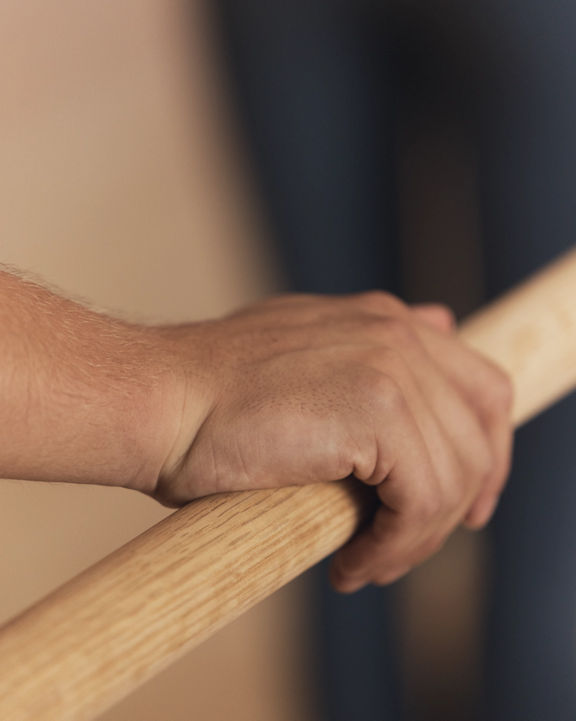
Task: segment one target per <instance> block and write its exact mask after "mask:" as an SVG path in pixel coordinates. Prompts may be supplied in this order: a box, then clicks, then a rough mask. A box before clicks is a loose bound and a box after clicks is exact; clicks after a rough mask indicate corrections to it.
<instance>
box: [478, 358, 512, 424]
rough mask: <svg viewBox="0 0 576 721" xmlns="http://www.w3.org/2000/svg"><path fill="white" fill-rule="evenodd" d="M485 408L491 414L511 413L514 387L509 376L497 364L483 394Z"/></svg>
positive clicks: (493, 367)
mask: <svg viewBox="0 0 576 721" xmlns="http://www.w3.org/2000/svg"><path fill="white" fill-rule="evenodd" d="M482 402H483V406H484V409H485V411H486V412H487V413H489V414H490V415H500V414H509V413H510V410H511V409H512V404H513V402H514V388H513V385H512V381H511V379H510V378H509V376H508V375H507V374H506V373H505V372H504V371H503V370H501V369H500V368H498V367H496V366H495V365H494V366H492V372H491V378H490V382H489V383H488V384H487V387H486V388H485V391H484V393H483V394H482Z"/></svg>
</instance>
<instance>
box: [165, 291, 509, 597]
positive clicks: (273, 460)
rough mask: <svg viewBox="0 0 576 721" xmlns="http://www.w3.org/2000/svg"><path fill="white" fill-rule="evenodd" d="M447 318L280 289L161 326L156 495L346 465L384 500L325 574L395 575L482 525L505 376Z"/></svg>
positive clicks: (322, 474) (489, 508)
mask: <svg viewBox="0 0 576 721" xmlns="http://www.w3.org/2000/svg"><path fill="white" fill-rule="evenodd" d="M453 325H454V324H453V321H452V317H451V314H450V312H449V311H447V310H446V309H444V308H443V307H440V306H430V307H423V308H415V309H410V308H408V307H407V306H406V305H404V304H403V303H402V302H401V301H399V300H398V299H396V298H394V297H393V296H391V295H388V294H386V293H379V292H373V293H365V294H361V295H356V296H347V297H320V296H284V297H278V298H275V299H272V300H269V301H266V302H264V303H261V304H258V305H256V306H254V307H251V308H248V309H246V310H243V311H241V312H239V313H235V314H234V315H231V316H229V317H227V318H225V319H223V320H217V321H211V322H206V323H200V324H193V325H188V326H179V327H172V328H164V329H161V330H160V331H158V332H160V333H161V335H162V337H163V340H164V342H166V341H168V343H169V345H170V347H171V348H172V352H173V355H174V359H175V363H174V368H175V376H174V377H175V379H176V383H177V385H178V388H179V390H178V392H177V393H176V394H175V396H174V397H175V398H176V397H177V398H184V404H183V406H182V413H181V421H180V423H179V426H178V432H177V434H176V436H175V438H174V441H173V444H172V446H171V449H170V451H169V452H168V453H167V456H166V461H165V463H164V465H163V472H162V474H161V476H160V479H159V481H158V483H157V485H156V488H155V490H154V495H155V497H156V498H158V499H159V500H161V501H162V502H163V503H166V504H168V505H180V504H183V503H186V502H187V501H190V500H192V499H194V498H197V497H199V496H203V495H207V494H212V493H217V492H222V491H232V490H243V489H253V488H271V487H277V486H284V485H294V484H307V483H320V482H326V481H334V480H337V479H342V478H345V477H347V476H349V475H351V474H353V475H354V476H355V477H356V478H357V479H359V480H360V481H362V482H364V483H366V484H369V485H371V486H373V487H374V489H375V493H376V494H377V496H378V498H379V500H380V502H381V505H380V506H379V508H378V510H377V512H376V514H375V516H374V519H373V522H372V524H371V525H370V527H369V528H368V529H366V530H364V531H362V532H361V533H360V534H358V535H357V536H356V537H355V538H354V539H352V541H351V542H350V543H349V544H347V545H346V546H345V547H344V548H342V549H341V550H340V551H339V552H338V553H337V554H336V556H335V558H334V562H333V566H332V582H333V584H334V586H335V587H336V588H337V589H338V590H341V591H354V590H356V589H358V588H360V587H362V586H363V585H365V584H367V583H370V582H371V583H375V584H386V583H390V582H392V581H394V580H396V579H397V578H399V577H400V576H402V575H404V574H405V573H406V572H407V571H408V570H410V569H411V568H412V567H413V566H415V565H417V564H418V563H421V562H422V561H424V560H425V559H426V558H427V557H428V556H430V555H431V554H432V553H434V552H435V551H437V550H438V549H439V548H440V547H441V545H442V544H443V542H444V541H445V539H446V538H447V536H448V535H449V534H450V532H451V531H452V530H453V529H454V528H455V527H456V526H457V525H458V524H460V523H461V522H464V523H465V524H466V525H468V526H469V527H472V528H478V527H481V526H482V525H484V524H485V523H486V522H487V521H488V520H489V518H490V516H491V514H492V512H493V510H494V508H495V505H496V503H497V500H498V496H499V494H500V492H501V490H502V487H503V484H504V481H505V478H506V475H507V472H508V468H509V463H510V450H511V438H512V432H511V422H510V408H511V386H510V383H509V381H508V379H507V378H506V376H505V375H504V374H503V373H502V372H501V371H500V370H498V369H497V368H496V367H494V366H493V365H492V364H491V363H490V362H488V361H487V360H485V359H483V358H481V357H480V356H479V355H478V354H476V353H475V352H474V351H472V350H470V349H468V348H466V347H465V346H464V345H463V344H462V343H461V342H460V341H458V339H457V338H456V337H455V334H454V329H453ZM182 388H183V390H182ZM198 398H201V399H202V402H201V403H200V404H198Z"/></svg>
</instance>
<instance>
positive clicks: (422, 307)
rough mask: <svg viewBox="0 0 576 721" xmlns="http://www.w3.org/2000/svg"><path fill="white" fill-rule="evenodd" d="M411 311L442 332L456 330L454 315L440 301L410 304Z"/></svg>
mask: <svg viewBox="0 0 576 721" xmlns="http://www.w3.org/2000/svg"><path fill="white" fill-rule="evenodd" d="M411 310H412V312H413V313H414V314H415V315H416V316H417V317H418V318H419V319H420V320H421V321H423V322H424V323H426V324H427V325H429V326H432V328H435V329H436V330H439V331H441V332H443V333H453V332H454V331H455V330H456V317H455V316H454V313H453V312H452V311H451V310H450V308H448V307H447V306H445V305H442V304H440V303H419V304H417V305H413V306H411Z"/></svg>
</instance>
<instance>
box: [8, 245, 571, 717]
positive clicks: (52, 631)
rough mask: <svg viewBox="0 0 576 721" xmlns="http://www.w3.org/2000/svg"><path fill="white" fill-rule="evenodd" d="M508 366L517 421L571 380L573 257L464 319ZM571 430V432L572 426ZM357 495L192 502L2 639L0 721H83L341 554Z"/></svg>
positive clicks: (269, 494) (470, 333)
mask: <svg viewBox="0 0 576 721" xmlns="http://www.w3.org/2000/svg"><path fill="white" fill-rule="evenodd" d="M461 333H462V337H463V338H464V339H465V340H466V341H467V342H468V343H470V344H471V345H473V346H475V347H476V348H478V349H479V350H480V351H482V352H484V353H485V354H486V355H487V356H489V357H491V358H492V359H493V360H494V361H496V362H497V363H499V364H500V365H501V366H503V367H504V368H505V369H507V370H508V371H509V372H510V374H511V375H512V377H513V379H514V383H515V388H516V404H515V409H514V420H515V423H516V424H519V423H521V422H523V421H525V420H527V419H528V418H530V417H532V416H533V415H534V414H535V413H537V412H538V411H540V410H541V409H543V408H544V407H546V406H548V405H550V404H551V403H552V402H553V401H554V400H556V399H557V398H559V397H561V396H563V395H565V394H566V393H568V392H569V391H570V390H571V389H572V388H574V387H575V386H576V251H573V252H571V253H569V254H568V255H566V256H565V257H564V258H562V259H561V260H559V261H557V262H556V263H555V264H553V265H552V266H550V267H549V268H547V269H546V270H544V271H543V272H541V273H540V274H538V275H537V276H535V277H534V278H532V279H531V280H530V281H528V282H527V283H525V284H524V285H522V286H521V287H519V288H518V289H516V290H514V291H513V292H511V293H510V294H508V295H507V296H505V297H504V298H503V299H501V300H500V301H498V302H497V303H495V304H493V305H492V306H490V307H488V308H486V309H485V310H483V311H482V312H480V313H478V314H477V315H476V316H474V317H472V318H471V319H470V320H469V321H468V322H466V323H465V324H464V326H463V328H462V330H461ZM575 431H576V429H575ZM361 495H362V489H360V488H358V487H357V486H355V485H353V484H351V483H346V482H343V483H334V484H326V485H319V486H308V487H303V488H285V489H280V490H274V491H258V492H247V493H231V494H226V495H220V496H214V497H210V498H205V499H201V500H199V501H196V502H194V503H191V504H190V505H189V506H187V507H185V508H183V509H181V510H179V511H177V512H175V513H174V514H172V515H171V516H169V517H168V518H166V519H165V520H164V521H162V522H161V523H159V524H158V525H156V526H154V527H152V528H150V529H149V530H148V531H146V532H145V533H143V534H142V535H141V536H139V537H137V538H135V539H134V540H133V541H131V542H130V543H128V544H126V545H125V546H123V547H122V548H120V549H119V550H117V551H115V552H114V553H112V554H111V555H110V556H108V557H107V558H105V559H104V560H102V561H101V562H100V563H97V564H96V565H95V566H93V567H92V568H90V569H88V570H87V571H85V572H84V573H82V574H80V575H79V576H77V577H76V578H75V579H73V580H72V581H70V582H69V583H67V584H65V585H64V586H62V587H61V588H60V589H58V590H57V591H55V592H54V593H52V594H51V595H50V596H48V597H47V598H45V599H43V600H42V601H40V602H39V603H37V604H36V605H35V606H33V607H32V608H30V609H29V610H27V611H26V612H24V613H23V614H21V615H20V616H18V617H17V618H15V619H14V620H13V621H11V622H9V623H8V624H6V625H5V626H4V627H3V628H2V629H1V631H0V719H2V721H72V720H74V721H80V720H82V719H91V718H94V717H95V716H97V715H98V713H100V712H102V711H104V710H105V709H106V708H108V707H109V706H111V705H112V704H113V703H115V702H116V701H118V700H119V699H121V698H122V697H123V696H125V695H127V694H128V693H130V691H132V690H133V689H135V688H136V687H137V686H138V685H139V684H141V683H143V682H144V681H146V680H147V679H148V678H150V677H151V676H152V675H153V674H155V673H157V672H158V671H160V670H161V669H163V668H164V667H166V666H167V665H168V664H170V663H171V662H173V661H174V660H175V659H177V658H178V657H179V656H181V655H182V654H183V653H185V652H186V651H188V650H189V649H191V648H192V647H193V646H195V645H197V644H198V643H200V642H201V641H202V640H203V639H205V638H206V637H207V636H209V635H210V634H212V633H214V631H216V630H217V629H219V628H220V627H221V626H223V625H224V624H226V623H228V622H229V621H231V620H232V619H234V618H236V617H237V616H238V615H239V614H241V613H242V612H243V611H245V610H247V609H248V608H250V607H251V606H253V605H254V604H255V603H257V602H258V601H260V600H261V599H263V598H264V597H266V596H268V595H270V594H271V593H273V592H274V591H275V590H277V589H278V588H280V587H281V586H282V585H284V584H285V583H287V582H288V581H290V580H291V579H292V578H294V577H295V576H297V575H298V574H300V573H302V572H303V571H305V570H306V569H307V568H309V567H310V566H312V565H314V564H315V563H317V562H318V561H319V560H320V559H322V558H324V557H325V556H327V555H328V554H329V553H331V552H332V551H334V550H335V549H336V548H338V547H339V546H341V545H342V544H343V543H344V542H345V541H346V540H347V539H348V538H349V537H350V536H351V535H352V533H353V532H354V530H355V528H356V527H357V525H358V522H359V520H360V519H361V517H362V515H363V507H364V505H365V504H363V502H362V499H361Z"/></svg>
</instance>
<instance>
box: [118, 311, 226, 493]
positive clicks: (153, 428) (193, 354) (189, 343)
mask: <svg viewBox="0 0 576 721" xmlns="http://www.w3.org/2000/svg"><path fill="white" fill-rule="evenodd" d="M202 325H203V324H200V323H198V324H186V325H182V326H157V327H151V328H147V329H145V333H146V336H147V338H148V344H149V347H150V350H149V359H150V365H151V368H150V370H149V371H148V372H149V373H151V376H152V377H153V378H154V382H153V383H152V384H151V388H152V389H153V391H152V393H151V394H150V397H149V398H148V400H147V403H148V407H147V409H146V413H147V416H148V419H149V420H148V423H147V424H144V426H143V428H142V432H143V434H144V435H145V436H147V437H148V438H150V440H151V446H150V448H151V451H152V453H151V459H150V463H149V465H148V467H149V472H148V473H147V474H146V477H144V478H141V479H139V481H137V484H138V485H133V486H132V487H137V488H138V490H141V491H144V492H145V493H147V494H149V495H151V496H153V497H155V498H156V499H157V500H159V501H161V502H163V503H167V504H168V505H173V503H172V501H171V499H174V498H175V497H177V496H178V492H177V489H175V488H174V485H175V484H176V483H177V482H178V476H179V471H180V469H181V467H182V466H183V465H184V462H185V459H186V457H187V454H188V452H189V451H190V448H191V446H192V444H193V442H194V439H195V437H196V435H197V433H198V431H199V430H200V428H201V427H202V424H203V422H204V421H205V419H206V418H207V417H208V415H209V413H210V409H211V407H212V403H213V398H214V392H213V389H214V383H213V379H212V377H211V372H210V368H209V364H208V363H207V362H206V359H205V358H204V359H203V353H202V342H201V339H200V336H201V332H200V329H201V326H202ZM150 471H151V473H150ZM186 495H187V496H188V497H192V496H193V495H194V491H193V489H190V488H187V489H186Z"/></svg>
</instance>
